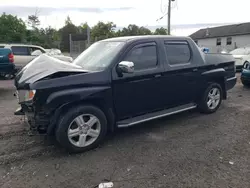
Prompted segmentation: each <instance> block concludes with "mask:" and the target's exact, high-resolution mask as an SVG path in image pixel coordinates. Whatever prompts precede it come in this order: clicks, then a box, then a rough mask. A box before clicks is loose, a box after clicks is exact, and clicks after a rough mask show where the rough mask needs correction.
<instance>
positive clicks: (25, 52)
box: [11, 46, 34, 68]
mask: <svg viewBox="0 0 250 188" xmlns="http://www.w3.org/2000/svg"><path fill="white" fill-rule="evenodd" d="M11 50H12V52H13V54H14V63H15V65H16V67H18V68H19V67H24V66H25V65H27V64H28V63H29V62H30V61H31V60H32V59H33V58H34V57H33V56H31V54H30V49H29V47H27V46H11Z"/></svg>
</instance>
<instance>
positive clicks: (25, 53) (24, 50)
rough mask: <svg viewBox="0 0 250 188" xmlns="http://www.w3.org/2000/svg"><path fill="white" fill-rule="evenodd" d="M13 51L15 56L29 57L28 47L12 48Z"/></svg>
mask: <svg viewBox="0 0 250 188" xmlns="http://www.w3.org/2000/svg"><path fill="white" fill-rule="evenodd" d="M11 50H12V52H13V54H14V55H23V56H29V55H30V50H29V48H28V47H24V46H12V47H11Z"/></svg>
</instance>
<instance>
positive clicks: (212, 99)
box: [198, 83, 222, 114]
mask: <svg viewBox="0 0 250 188" xmlns="http://www.w3.org/2000/svg"><path fill="white" fill-rule="evenodd" d="M221 102H222V88H221V86H220V85H219V84H217V83H211V84H209V86H208V87H207V89H206V90H205V92H204V93H203V96H202V98H201V100H200V103H199V105H198V107H199V109H200V111H201V112H202V113H206V114H211V113H214V112H216V111H217V109H218V108H219V107H220V105H221Z"/></svg>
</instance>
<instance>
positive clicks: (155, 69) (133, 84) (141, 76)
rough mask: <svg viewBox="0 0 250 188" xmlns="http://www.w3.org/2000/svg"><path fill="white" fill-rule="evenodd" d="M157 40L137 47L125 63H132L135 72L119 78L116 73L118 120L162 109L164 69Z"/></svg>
mask: <svg viewBox="0 0 250 188" xmlns="http://www.w3.org/2000/svg"><path fill="white" fill-rule="evenodd" d="M158 55H159V54H158V50H157V44H156V42H155V41H151V42H144V43H140V44H136V45H133V46H132V47H131V49H130V51H129V52H128V53H127V54H126V55H125V56H124V58H122V61H132V62H133V63H134V65H135V71H134V73H132V74H129V73H127V74H123V76H122V77H119V76H118V75H117V73H116V71H115V69H114V71H113V98H114V104H115V111H116V117H117V120H121V119H125V118H129V117H133V116H137V115H140V114H144V113H148V112H152V111H155V110H157V109H160V108H162V97H164V96H162V91H163V89H161V88H162V86H163V85H162V84H164V83H162V78H161V75H162V70H163V67H162V66H163V65H162V63H161V62H160V60H159V58H158Z"/></svg>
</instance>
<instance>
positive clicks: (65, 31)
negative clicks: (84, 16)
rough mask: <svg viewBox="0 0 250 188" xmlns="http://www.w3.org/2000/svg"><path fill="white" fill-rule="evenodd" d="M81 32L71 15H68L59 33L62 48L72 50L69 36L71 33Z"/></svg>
mask: <svg viewBox="0 0 250 188" xmlns="http://www.w3.org/2000/svg"><path fill="white" fill-rule="evenodd" d="M77 33H79V28H78V27H77V26H75V25H74V24H73V23H72V21H71V19H70V17H69V16H68V17H67V19H66V20H65V25H64V27H62V28H61V29H59V34H60V38H61V44H60V46H61V49H62V50H63V51H67V52H69V51H70V44H69V36H70V34H77Z"/></svg>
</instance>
